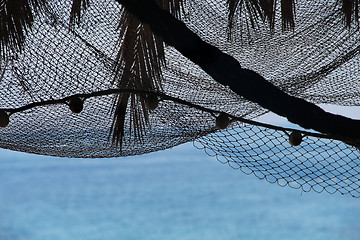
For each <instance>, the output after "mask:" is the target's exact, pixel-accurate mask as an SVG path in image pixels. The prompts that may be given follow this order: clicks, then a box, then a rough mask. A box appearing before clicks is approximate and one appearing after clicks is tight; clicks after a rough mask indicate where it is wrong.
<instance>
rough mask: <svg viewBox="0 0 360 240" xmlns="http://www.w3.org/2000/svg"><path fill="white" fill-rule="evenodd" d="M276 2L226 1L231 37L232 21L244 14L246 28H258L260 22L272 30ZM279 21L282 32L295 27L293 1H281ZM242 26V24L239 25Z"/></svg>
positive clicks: (274, 0) (269, 0) (264, 0)
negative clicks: (280, 20) (280, 21)
mask: <svg viewBox="0 0 360 240" xmlns="http://www.w3.org/2000/svg"><path fill="white" fill-rule="evenodd" d="M276 4H277V0H227V5H228V11H229V12H228V29H229V37H231V34H232V29H233V27H234V20H235V19H237V17H239V16H240V15H241V14H246V16H247V17H246V18H245V19H247V21H249V22H246V23H245V24H246V25H247V28H249V25H250V26H251V27H252V28H255V27H257V26H258V24H259V23H260V22H263V23H266V24H268V25H269V27H270V29H271V30H273V29H274V25H275V13H276ZM280 7H281V19H282V28H283V30H290V29H293V28H294V27H295V21H294V20H295V19H294V18H295V0H281V6H280ZM240 24H243V23H240Z"/></svg>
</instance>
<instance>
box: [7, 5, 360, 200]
mask: <svg viewBox="0 0 360 240" xmlns="http://www.w3.org/2000/svg"><path fill="white" fill-rule="evenodd" d="M183 4H184V6H183V8H184V9H183V11H182V13H181V19H182V21H183V22H184V23H186V25H187V27H188V28H190V29H191V30H192V31H194V32H195V33H196V34H197V35H198V36H200V37H201V38H202V39H203V40H204V41H206V42H208V43H210V44H212V45H214V46H216V47H217V48H219V49H220V50H221V51H223V52H225V53H227V54H229V55H231V56H233V57H234V58H236V59H237V60H238V61H239V62H240V64H241V65H242V66H243V67H245V68H248V69H252V70H254V71H256V72H258V73H259V74H261V75H262V76H263V77H264V78H265V79H267V80H268V81H270V82H272V83H273V84H274V85H275V86H277V87H278V88H280V89H281V90H283V91H285V92H287V93H289V94H290V95H293V96H297V97H300V98H303V99H305V100H307V101H310V102H312V103H328V104H335V105H342V106H358V105H359V104H360V99H359V96H360V92H359V85H360V84H359V81H358V80H357V78H358V72H359V51H360V45H359V42H360V41H359V40H360V34H359V33H360V32H359V31H358V29H357V26H353V27H351V28H348V27H346V26H345V25H344V23H343V18H342V15H341V14H342V10H341V7H340V6H339V4H338V3H337V1H335V0H332V1H307V0H303V1H297V9H296V18H295V26H296V27H295V29H294V31H285V32H284V31H282V30H281V25H280V24H275V27H274V29H273V30H269V28H268V27H267V26H266V24H263V23H261V22H259V23H257V24H255V26H251V25H252V23H251V22H250V20H249V14H250V13H249V12H247V11H245V10H244V11H243V12H241V14H240V13H238V14H237V15H236V18H235V20H234V22H233V26H232V28H231V29H229V27H228V17H227V11H228V10H227V6H226V1H223V0H207V1H202V0H196V1H184V3H183ZM47 5H48V6H47V8H46V11H43V13H42V14H41V15H39V16H37V17H36V18H35V20H34V23H33V26H32V30H31V32H28V33H27V35H26V39H25V41H24V44H23V49H22V51H21V52H14V51H13V52H10V54H7V55H6V56H5V57H4V58H2V59H1V60H0V67H1V71H0V79H1V81H0V108H1V109H3V110H5V111H6V112H8V113H10V114H11V116H10V123H9V125H8V126H7V127H5V128H1V129H0V147H1V148H6V149H11V150H16V151H24V152H29V153H36V154H42V155H51V156H60V157H78V158H80V157H81V158H104V157H118V156H130V155H138V154H144V153H149V152H153V151H158V150H163V149H168V148H171V147H173V146H176V145H179V144H182V143H185V142H189V141H195V142H196V143H197V144H198V143H200V147H201V148H205V149H206V150H207V152H209V153H210V154H211V155H216V156H218V158H219V160H220V161H222V162H226V163H229V164H230V165H231V166H233V167H235V168H240V169H241V170H242V171H244V172H246V173H254V174H255V175H256V176H258V177H259V178H266V179H267V180H268V181H270V182H278V183H279V184H280V185H287V184H288V185H290V186H292V187H297V188H302V189H303V190H305V191H308V190H310V189H314V190H316V191H323V190H326V191H328V192H336V191H339V192H340V193H342V194H345V193H350V194H351V195H352V196H355V197H359V196H360V190H359V184H360V183H359V176H360V175H359V170H360V168H359V167H360V166H359V164H360V160H359V152H358V149H357V148H356V147H353V146H351V145H347V144H345V143H343V142H341V141H339V140H333V139H326V138H323V137H324V136H322V135H321V134H317V133H312V132H306V131H303V132H302V134H303V135H304V137H303V141H302V143H301V145H300V146H291V145H290V144H289V143H288V135H289V134H290V133H291V129H285V128H276V127H273V126H271V125H266V126H264V125H257V123H256V122H251V121H250V122H249V121H247V120H252V119H254V118H256V117H258V116H260V115H262V114H264V113H267V112H268V111H267V110H266V109H264V108H261V107H260V106H259V105H257V104H256V103H252V102H249V101H247V100H245V99H243V98H242V97H241V96H238V95H237V94H235V93H234V92H232V91H231V90H230V89H229V88H228V87H227V86H223V85H221V84H219V83H217V82H215V81H214V80H213V79H212V78H211V77H210V76H209V75H208V74H206V73H205V72H204V71H203V70H202V69H200V68H199V67H198V66H196V65H195V64H193V63H192V62H191V61H189V60H188V59H186V58H185V57H183V56H182V55H181V54H180V53H179V52H178V51H177V50H175V49H174V48H172V47H170V46H166V47H165V59H166V65H164V66H163V68H162V74H163V80H162V88H161V89H158V90H157V91H155V92H154V93H153V94H155V95H156V96H158V98H159V99H160V103H159V106H158V107H157V108H156V109H155V110H152V111H150V112H149V117H148V124H145V125H144V126H143V127H144V129H143V135H142V136H141V137H139V136H138V135H137V134H135V133H134V130H133V119H132V115H131V114H127V115H126V116H125V123H124V139H123V142H122V146H121V149H119V146H118V145H117V144H115V143H114V142H113V141H112V140H111V139H112V135H113V131H112V126H113V119H114V114H115V113H114V105H115V103H116V99H117V96H118V94H119V93H124V92H131V93H134V94H136V95H139V96H140V97H143V96H146V94H148V93H149V92H148V91H147V90H146V89H145V90H134V89H127V88H123V89H119V87H118V86H119V85H118V83H119V81H120V79H121V77H123V76H126V77H129V78H131V77H134V76H132V75H133V73H132V72H127V71H126V69H125V68H120V70H119V69H116V67H115V65H116V64H117V62H116V58H117V51H118V48H119V45H121V41H122V40H121V39H119V31H120V29H119V28H118V26H119V16H120V15H121V11H122V7H121V5H120V4H119V3H117V2H116V1H113V0H101V1H89V4H88V7H87V9H86V11H84V12H83V14H82V16H81V19H80V21H79V22H78V24H76V26H75V27H74V26H71V25H70V24H69V22H70V21H69V13H70V9H71V1H70V0H69V1H68V0H66V1H48V3H47ZM278 21H279V19H278V18H276V19H275V22H278ZM119 43H120V44H119ZM115 69H116V70H115ZM135 77H136V76H135ZM254 94H256V93H254ZM75 95H76V96H78V97H80V98H81V99H82V100H83V101H84V109H83V111H81V113H79V114H74V113H72V112H71V111H70V110H69V107H68V106H67V103H68V101H69V99H70V98H71V97H73V96H75ZM129 108H131V106H130V103H129ZM133 111H136V109H133ZM220 113H226V114H228V116H230V118H231V119H232V120H233V121H232V123H231V125H230V127H228V128H227V129H225V130H221V131H218V129H217V127H216V123H215V119H216V117H217V116H218V115H219V114H220Z"/></svg>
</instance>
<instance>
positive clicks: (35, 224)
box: [0, 144, 360, 240]
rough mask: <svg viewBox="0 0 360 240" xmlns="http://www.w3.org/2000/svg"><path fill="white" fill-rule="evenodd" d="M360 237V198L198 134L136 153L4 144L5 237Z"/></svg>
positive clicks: (0, 184)
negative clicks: (59, 151)
mask: <svg viewBox="0 0 360 240" xmlns="http://www.w3.org/2000/svg"><path fill="white" fill-rule="evenodd" d="M79 239H80V240H115V239H116V240H119V239H124V240H138V239H139V240H140V239H141V240H147V239H149V240H162V239H164V240H165V239H166V240H168V239H171V240H190V239H191V240H195V239H196V240H198V239H200V240H202V239H204V240H227V239H229V240H234V239H247V240H251V239H257V240H258V239H260V240H261V239H266V240H271V239H274V240H275V239H276V240H282V239H283V240H296V239H299V240H300V239H301V240H304V239H310V240H359V239H360V199H355V198H352V197H350V196H340V195H338V194H335V195H330V194H327V193H321V194H318V193H302V192H301V191H300V190H294V189H291V188H288V187H285V188H283V187H279V186H278V185H275V184H269V183H267V182H266V181H261V180H258V179H257V178H256V177H254V176H252V175H250V176H247V175H245V174H243V173H242V172H240V171H237V170H233V169H231V168H230V167H229V166H227V165H222V164H221V163H219V162H218V161H217V160H216V159H215V158H210V157H208V156H207V155H206V154H205V153H204V152H203V151H201V150H197V149H195V148H194V147H192V145H191V144H185V145H182V146H180V147H177V148H174V149H170V150H166V151H162V152H158V153H153V154H148V155H143V156H138V157H129V158H118V159H95V160H84V159H65V158H51V157H41V156H36V155H30V154H23V153H17V152H10V151H5V150H1V151H0V240H79Z"/></svg>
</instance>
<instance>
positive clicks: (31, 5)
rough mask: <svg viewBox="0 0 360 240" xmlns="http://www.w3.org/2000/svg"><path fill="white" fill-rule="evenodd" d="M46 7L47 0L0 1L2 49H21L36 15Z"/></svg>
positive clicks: (5, 50)
mask: <svg viewBox="0 0 360 240" xmlns="http://www.w3.org/2000/svg"><path fill="white" fill-rule="evenodd" d="M45 7H46V1H45V0H3V1H1V2H0V51H1V56H2V57H4V56H5V55H6V52H7V51H14V52H17V51H21V49H22V45H23V42H24V40H25V37H26V33H27V32H28V31H30V30H31V26H32V24H33V22H34V16H35V15H36V14H38V13H40V12H41V11H42V10H43V9H44V8H45Z"/></svg>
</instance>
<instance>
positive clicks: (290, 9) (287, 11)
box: [281, 0, 295, 31]
mask: <svg viewBox="0 0 360 240" xmlns="http://www.w3.org/2000/svg"><path fill="white" fill-rule="evenodd" d="M281 20H282V29H283V30H284V31H286V30H293V29H294V27H295V0H281Z"/></svg>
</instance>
